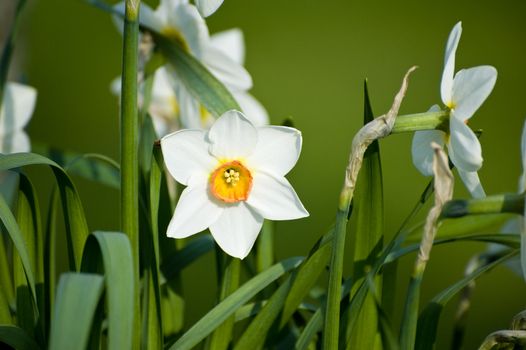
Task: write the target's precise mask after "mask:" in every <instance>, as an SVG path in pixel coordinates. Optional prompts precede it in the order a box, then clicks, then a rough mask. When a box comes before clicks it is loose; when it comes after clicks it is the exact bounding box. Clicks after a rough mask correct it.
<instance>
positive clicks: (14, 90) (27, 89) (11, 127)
mask: <svg viewBox="0 0 526 350" xmlns="http://www.w3.org/2000/svg"><path fill="white" fill-rule="evenodd" d="M36 99H37V91H36V89H35V88H33V87H31V86H27V85H23V84H19V83H12V82H8V83H7V84H6V86H5V90H4V96H3V100H2V106H1V108H0V137H1V136H2V135H7V134H12V133H15V132H17V131H21V130H22V129H23V128H24V127H25V126H26V125H27V123H28V122H29V119H31V115H32V114H33V111H34V109H35V103H36Z"/></svg>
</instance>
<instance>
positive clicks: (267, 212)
mask: <svg viewBox="0 0 526 350" xmlns="http://www.w3.org/2000/svg"><path fill="white" fill-rule="evenodd" d="M301 143H302V138H301V133H300V132H299V131H298V130H296V129H294V128H289V127H284V126H263V127H255V126H254V125H252V123H251V122H250V121H249V120H248V119H247V118H245V116H244V115H243V114H242V113H241V112H238V111H234V110H232V111H228V112H226V113H225V114H223V115H222V116H221V117H220V118H218V119H217V120H216V121H215V123H214V124H213V125H212V127H211V128H210V130H209V131H204V130H181V131H178V132H175V133H172V134H170V135H167V136H165V137H163V138H162V139H161V147H162V151H163V155H164V161H165V163H166V167H167V169H168V171H169V172H170V174H171V175H172V176H173V177H174V178H175V180H177V181H178V182H180V183H181V184H183V185H186V186H187V187H186V188H185V190H184V191H183V192H182V194H181V197H180V199H179V202H178V203H177V207H176V209H175V213H174V215H173V217H172V220H171V221H170V224H169V226H168V231H167V235H168V236H169V237H173V238H185V237H188V236H190V235H193V234H195V233H198V232H200V231H203V230H205V229H206V228H209V229H210V232H211V233H212V236H213V237H214V240H215V241H216V242H217V244H219V246H220V247H221V248H222V249H223V250H224V251H225V252H226V253H228V254H229V255H231V256H234V257H237V258H240V259H243V258H245V257H246V256H247V255H248V253H249V252H250V249H251V248H252V246H253V245H254V242H255V240H256V238H257V236H258V234H259V231H260V229H261V225H262V224H263V219H264V218H266V219H270V220H290V219H298V218H302V217H306V216H308V215H309V213H308V212H307V211H306V210H305V208H304V207H303V204H302V203H301V201H300V199H299V198H298V195H297V194H296V192H295V191H294V189H293V188H292V186H291V185H290V183H289V182H288V181H287V179H285V177H284V176H285V175H286V174H287V173H288V172H289V171H290V170H291V169H292V168H293V167H294V165H295V164H296V162H297V160H298V157H299V154H300V151H301Z"/></svg>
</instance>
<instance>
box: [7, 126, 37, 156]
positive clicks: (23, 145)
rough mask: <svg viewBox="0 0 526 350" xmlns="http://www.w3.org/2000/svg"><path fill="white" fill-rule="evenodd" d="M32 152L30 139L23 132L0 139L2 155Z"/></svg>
mask: <svg viewBox="0 0 526 350" xmlns="http://www.w3.org/2000/svg"><path fill="white" fill-rule="evenodd" d="M30 150H31V143H30V141H29V137H28V136H27V134H26V133H25V132H24V131H23V130H20V131H17V132H14V133H11V134H7V135H3V136H2V137H0V153H2V154H8V153H19V152H29V151H30Z"/></svg>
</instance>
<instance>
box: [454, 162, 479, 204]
mask: <svg viewBox="0 0 526 350" xmlns="http://www.w3.org/2000/svg"><path fill="white" fill-rule="evenodd" d="M457 170H458V175H459V176H460V178H461V179H462V182H463V183H464V185H465V186H466V188H467V189H468V191H469V193H470V194H471V196H472V197H473V198H484V197H486V192H484V188H482V184H481V183H480V179H479V175H478V174H477V172H476V171H473V172H466V171H463V170H461V169H457Z"/></svg>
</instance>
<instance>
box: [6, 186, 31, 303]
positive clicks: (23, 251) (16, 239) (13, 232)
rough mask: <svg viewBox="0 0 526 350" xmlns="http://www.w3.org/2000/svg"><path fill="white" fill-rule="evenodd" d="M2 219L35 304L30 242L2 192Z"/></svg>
mask: <svg viewBox="0 0 526 350" xmlns="http://www.w3.org/2000/svg"><path fill="white" fill-rule="evenodd" d="M0 220H1V221H2V223H3V224H4V227H5V229H6V231H7V233H8V234H9V237H11V241H12V242H13V244H14V246H15V249H16V251H17V253H18V255H19V257H20V260H21V262H22V266H23V269H24V272H25V275H26V278H27V283H28V285H29V293H30V295H31V298H30V300H31V301H32V302H33V305H37V298H36V289H35V275H34V272H33V268H32V267H31V266H32V265H31V259H30V258H29V253H28V250H27V248H26V247H27V246H28V244H27V243H26V242H25V240H24V235H23V234H22V232H21V231H20V227H19V226H18V223H17V222H16V219H15V217H14V215H13V213H12V212H11V209H9V205H8V204H7V203H6V201H5V199H4V196H3V195H1V194H0Z"/></svg>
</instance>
